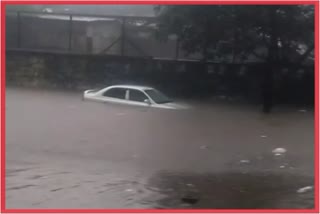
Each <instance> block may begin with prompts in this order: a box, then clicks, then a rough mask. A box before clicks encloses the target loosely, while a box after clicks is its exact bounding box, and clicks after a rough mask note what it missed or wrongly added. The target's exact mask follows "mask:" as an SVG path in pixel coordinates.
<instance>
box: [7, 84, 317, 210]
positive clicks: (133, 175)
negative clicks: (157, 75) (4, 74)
mask: <svg viewBox="0 0 320 214" xmlns="http://www.w3.org/2000/svg"><path fill="white" fill-rule="evenodd" d="M185 102H187V103H188V104H190V105H192V109H190V110H181V111H177V110H160V109H151V108H143V109H141V108H132V107H126V106H115V105H108V104H104V103H96V102H91V101H87V102H84V101H81V93H75V92H63V91H48V90H31V89H18V88H8V89H7V91H6V207H7V208H159V209H165V208H183V209H186V208H190V209H191V208H198V209H199V208H205V209H215V208H216V209H218V208H239V209H240V208H249V209H250V208H261V209H264V208H313V207H314V190H313V188H312V187H313V186H314V115H313V110H312V109H305V110H303V111H301V109H300V108H290V109H289V108H286V109H284V108H278V109H275V112H274V113H272V114H271V115H268V116H266V115H263V114H261V113H260V111H259V110H260V108H259V107H257V106H249V105H244V104H241V105H240V104H236V103H235V102H217V101H210V102H209V101H206V102H199V101H198V102H195V101H185ZM275 148H285V149H286V152H285V153H283V154H277V155H276V154H274V153H272V151H273V150H274V149H275ZM309 186H310V188H306V191H300V192H297V191H298V190H299V189H300V188H303V187H309Z"/></svg>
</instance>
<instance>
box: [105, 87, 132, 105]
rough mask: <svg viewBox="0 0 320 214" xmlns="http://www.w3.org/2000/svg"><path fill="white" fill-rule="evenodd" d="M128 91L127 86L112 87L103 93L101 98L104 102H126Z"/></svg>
mask: <svg viewBox="0 0 320 214" xmlns="http://www.w3.org/2000/svg"><path fill="white" fill-rule="evenodd" d="M126 93H127V89H125V88H111V89H108V90H107V91H105V92H104V93H102V95H101V99H102V101H104V102H109V103H118V104H125V103H127V100H126Z"/></svg>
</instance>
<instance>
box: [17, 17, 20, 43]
mask: <svg viewBox="0 0 320 214" xmlns="http://www.w3.org/2000/svg"><path fill="white" fill-rule="evenodd" d="M17 47H18V48H21V16H20V12H17Z"/></svg>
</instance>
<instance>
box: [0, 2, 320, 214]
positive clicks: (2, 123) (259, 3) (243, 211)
mask: <svg viewBox="0 0 320 214" xmlns="http://www.w3.org/2000/svg"><path fill="white" fill-rule="evenodd" d="M8 4H10V5H14V4H167V5H169V4H170V5H178V4H181V5H182V4H183V5H185V4H189V5H192V4H197V5H199V4H202V5H217V4H224V5H232V4H238V5H239V4H241V5H273V4H274V5H275V4H276V5H297V4H312V5H314V6H315V26H314V27H315V35H314V36H315V104H314V105H315V113H314V116H315V120H314V121H315V122H314V128H315V147H314V148H315V170H314V173H315V176H314V177H315V208H314V209H251V210H250V209H238V210H237V209H198V210H197V209H192V210H190V209H188V210H187V209H165V210H159V209H6V208H5V159H6V158H5V151H6V146H5V133H6V129H5V99H6V97H5V95H6V94H5V76H6V72H5V6H6V5H8ZM1 14H2V15H1V17H2V19H1V104H2V105H1V212H2V213H106V212H109V213H213V212H218V213H259V212H260V213H319V212H320V211H319V1H303V0H302V1H290V0H289V1H277V0H275V1H272V0H269V1H223V0H220V1H203V0H201V1H170V0H169V1H165V0H162V1H161V0H154V1H152V0H146V1H141V0H138V1H137V0H133V1H127V0H126V1H116V0H111V1H97V0H94V1H70V0H69V1H65V0H62V1H59V0H58V1H57V0H55V1H42V0H40V1H35V0H33V1H10V0H7V1H1Z"/></svg>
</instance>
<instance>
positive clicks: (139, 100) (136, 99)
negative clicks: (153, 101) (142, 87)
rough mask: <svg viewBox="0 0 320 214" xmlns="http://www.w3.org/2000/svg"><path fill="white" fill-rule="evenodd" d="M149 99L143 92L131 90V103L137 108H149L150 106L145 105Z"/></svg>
mask: <svg viewBox="0 0 320 214" xmlns="http://www.w3.org/2000/svg"><path fill="white" fill-rule="evenodd" d="M146 99H149V98H148V97H147V96H146V95H145V94H144V93H143V92H142V91H139V90H136V89H129V101H128V103H129V104H130V105H135V106H145V107H148V106H149V104H148V103H145V100H146Z"/></svg>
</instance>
